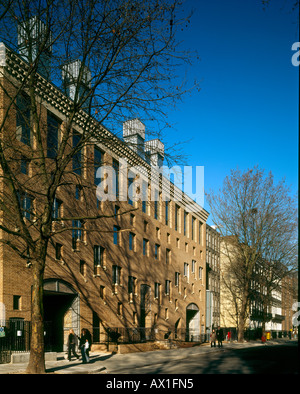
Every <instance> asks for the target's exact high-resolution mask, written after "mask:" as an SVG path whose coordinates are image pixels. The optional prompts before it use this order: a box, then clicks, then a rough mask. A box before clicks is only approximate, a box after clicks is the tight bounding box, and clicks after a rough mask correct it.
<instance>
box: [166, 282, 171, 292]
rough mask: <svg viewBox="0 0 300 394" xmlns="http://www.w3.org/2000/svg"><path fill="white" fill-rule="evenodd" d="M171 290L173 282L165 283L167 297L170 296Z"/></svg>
mask: <svg viewBox="0 0 300 394" xmlns="http://www.w3.org/2000/svg"><path fill="white" fill-rule="evenodd" d="M170 290H171V281H170V280H166V282H165V295H169V294H170Z"/></svg>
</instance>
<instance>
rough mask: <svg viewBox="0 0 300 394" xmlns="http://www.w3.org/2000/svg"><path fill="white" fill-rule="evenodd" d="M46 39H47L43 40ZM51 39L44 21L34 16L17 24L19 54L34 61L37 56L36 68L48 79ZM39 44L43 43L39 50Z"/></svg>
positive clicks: (27, 59)
mask: <svg viewBox="0 0 300 394" xmlns="http://www.w3.org/2000/svg"><path fill="white" fill-rule="evenodd" d="M47 35H48V37H47ZM46 39H47V41H46V42H45V40H46ZM51 40H52V39H51V32H49V31H47V26H46V25H45V23H43V22H42V21H41V20H40V19H38V18H37V17H36V16H34V17H32V18H30V19H29V20H28V22H24V23H23V24H19V26H18V47H19V53H20V55H21V56H22V58H23V59H24V60H26V61H27V62H29V61H35V59H36V57H37V56H38V57H39V63H38V69H37V70H38V72H39V73H40V74H41V75H42V76H43V77H44V78H46V79H50V72H51V68H50V63H51V54H52V45H51ZM41 44H42V45H43V49H42V51H41V52H39V51H40V46H41Z"/></svg>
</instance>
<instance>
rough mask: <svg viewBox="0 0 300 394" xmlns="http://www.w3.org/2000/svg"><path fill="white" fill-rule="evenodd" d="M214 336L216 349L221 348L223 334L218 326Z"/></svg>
mask: <svg viewBox="0 0 300 394" xmlns="http://www.w3.org/2000/svg"><path fill="white" fill-rule="evenodd" d="M216 335H217V341H218V347H222V346H223V343H222V342H223V341H224V334H223V330H221V328H220V326H219V327H218V329H217V331H216Z"/></svg>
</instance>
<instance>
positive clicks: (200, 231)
mask: <svg viewBox="0 0 300 394" xmlns="http://www.w3.org/2000/svg"><path fill="white" fill-rule="evenodd" d="M198 236H199V240H198V241H199V244H200V245H202V242H201V238H202V223H201V222H199V232H198Z"/></svg>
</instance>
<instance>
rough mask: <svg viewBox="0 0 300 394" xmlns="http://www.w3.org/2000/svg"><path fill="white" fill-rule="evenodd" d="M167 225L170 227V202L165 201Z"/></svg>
mask: <svg viewBox="0 0 300 394" xmlns="http://www.w3.org/2000/svg"><path fill="white" fill-rule="evenodd" d="M165 224H166V226H168V225H169V201H165Z"/></svg>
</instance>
